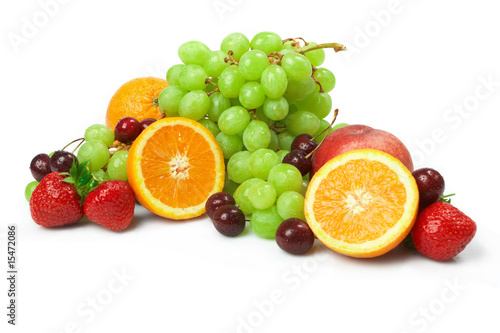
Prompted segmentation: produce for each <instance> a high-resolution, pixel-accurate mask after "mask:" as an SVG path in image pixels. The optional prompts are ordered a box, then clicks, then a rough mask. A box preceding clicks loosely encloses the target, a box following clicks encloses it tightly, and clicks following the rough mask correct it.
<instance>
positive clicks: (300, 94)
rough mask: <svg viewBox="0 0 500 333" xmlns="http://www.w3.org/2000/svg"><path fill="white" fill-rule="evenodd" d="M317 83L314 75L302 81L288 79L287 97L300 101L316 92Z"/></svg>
mask: <svg viewBox="0 0 500 333" xmlns="http://www.w3.org/2000/svg"><path fill="white" fill-rule="evenodd" d="M315 85H316V83H315V82H314V79H313V78H312V77H308V78H306V79H305V80H302V81H294V80H288V86H287V88H286V91H285V97H286V98H287V99H289V100H292V101H300V100H303V99H305V98H307V97H308V96H309V95H311V94H312V93H313V92H314V87H315Z"/></svg>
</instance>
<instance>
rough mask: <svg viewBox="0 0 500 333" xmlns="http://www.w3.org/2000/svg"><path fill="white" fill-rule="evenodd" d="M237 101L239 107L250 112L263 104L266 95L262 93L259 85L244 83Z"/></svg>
mask: <svg viewBox="0 0 500 333" xmlns="http://www.w3.org/2000/svg"><path fill="white" fill-rule="evenodd" d="M239 99H240V102H241V105H243V106H244V107H245V108H247V109H249V110H250V109H256V108H258V107H259V106H261V105H262V104H264V101H265V99H266V95H265V94H264V91H263V90H262V88H261V86H260V84H258V83H257V82H253V81H251V82H247V83H245V84H244V85H243V86H242V87H241V89H240V94H239Z"/></svg>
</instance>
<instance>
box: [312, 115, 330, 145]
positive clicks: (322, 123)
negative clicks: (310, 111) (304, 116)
mask: <svg viewBox="0 0 500 333" xmlns="http://www.w3.org/2000/svg"><path fill="white" fill-rule="evenodd" d="M328 127H330V123H329V122H328V121H326V120H324V119H321V120H320V121H319V129H318V130H317V131H316V133H315V134H314V135H313V137H315V138H316V142H318V143H320V142H321V141H323V140H324V139H325V136H327V135H328V134H330V133H331V132H333V128H328ZM327 128H328V130H327ZM323 131H324V132H323ZM321 132H323V133H321Z"/></svg>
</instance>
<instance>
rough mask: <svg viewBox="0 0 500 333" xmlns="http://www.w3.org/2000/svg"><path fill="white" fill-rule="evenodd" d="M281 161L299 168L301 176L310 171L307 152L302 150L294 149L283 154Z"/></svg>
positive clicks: (310, 164)
mask: <svg viewBox="0 0 500 333" xmlns="http://www.w3.org/2000/svg"><path fill="white" fill-rule="evenodd" d="M282 163H287V164H290V165H293V166H294V167H296V168H297V169H299V171H300V174H301V175H302V177H304V176H305V175H307V174H308V173H309V171H311V167H312V163H311V160H310V159H309V158H307V154H306V153H305V152H304V151H303V150H299V149H295V150H292V151H291V152H289V153H288V154H286V155H285V157H284V158H283V161H282Z"/></svg>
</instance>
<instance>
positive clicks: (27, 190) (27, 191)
mask: <svg viewBox="0 0 500 333" xmlns="http://www.w3.org/2000/svg"><path fill="white" fill-rule="evenodd" d="M38 184H39V183H38V182H37V181H36V180H34V181H32V182H30V183H28V185H26V188H25V189H24V197H25V198H26V201H28V202H30V199H31V195H32V194H33V191H34V190H35V188H36V186H37V185H38Z"/></svg>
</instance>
